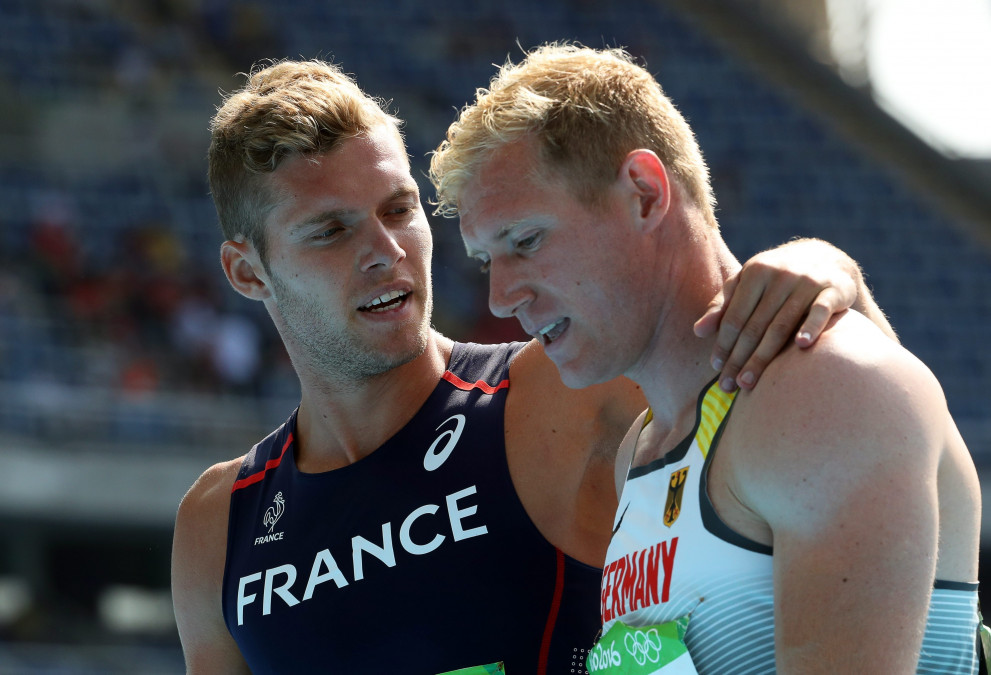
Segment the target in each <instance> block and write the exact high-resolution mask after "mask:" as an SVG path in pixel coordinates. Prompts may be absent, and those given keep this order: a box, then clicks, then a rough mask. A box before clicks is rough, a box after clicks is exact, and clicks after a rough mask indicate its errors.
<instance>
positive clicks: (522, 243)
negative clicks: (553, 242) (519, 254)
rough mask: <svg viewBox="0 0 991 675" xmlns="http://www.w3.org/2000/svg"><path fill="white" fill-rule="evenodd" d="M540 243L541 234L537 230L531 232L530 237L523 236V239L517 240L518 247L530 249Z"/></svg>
mask: <svg viewBox="0 0 991 675" xmlns="http://www.w3.org/2000/svg"><path fill="white" fill-rule="evenodd" d="M539 243H540V234H539V233H536V232H535V233H534V234H531V235H530V236H528V237H523V238H522V239H520V240H519V241H517V242H516V248H519V249H523V250H529V249H532V248H534V247H536V246H537V244H539Z"/></svg>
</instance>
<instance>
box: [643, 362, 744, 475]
mask: <svg viewBox="0 0 991 675" xmlns="http://www.w3.org/2000/svg"><path fill="white" fill-rule="evenodd" d="M737 391H739V389H737V390H734V391H733V392H731V393H728V394H727V393H726V392H725V391H723V390H722V389H720V388H719V382H718V381H717V382H715V383H713V384H712V386H710V387H709V391H707V392H706V393H705V397H704V398H703V399H702V406H701V410H700V411H699V415H700V417H701V419H700V420H699V428H698V431H696V432H695V440H696V441H698V444H699V449H700V450H701V451H702V456H703V457H708V456H709V446H710V445H712V438H713V436H715V435H716V430H717V429H719V425H720V424H722V421H723V418H724V417H726V413H728V412H729V407H730V406H731V405H732V404H733V399H734V398H736V392H737ZM652 419H654V411H653V410H651V409H650V408H647V416H646V417H645V418H644V420H643V424H642V425H641V426H640V431H643V430H644V428H646V426H647V425H648V424H650V421H651V420H652Z"/></svg>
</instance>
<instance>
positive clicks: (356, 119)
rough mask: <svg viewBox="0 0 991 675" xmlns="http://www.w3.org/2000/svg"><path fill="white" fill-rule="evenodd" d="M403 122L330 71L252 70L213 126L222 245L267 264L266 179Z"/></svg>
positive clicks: (277, 65) (312, 67)
mask: <svg viewBox="0 0 991 675" xmlns="http://www.w3.org/2000/svg"><path fill="white" fill-rule="evenodd" d="M380 124H386V125H389V126H390V127H391V128H393V129H395V130H396V132H397V134H398V133H399V132H398V129H399V126H400V121H399V120H398V119H397V118H395V117H393V116H392V115H390V114H388V113H387V112H386V110H385V104H384V103H383V102H382V101H380V100H379V99H375V98H372V97H370V96H368V95H367V94H365V92H363V91H362V90H361V89H360V88H359V87H358V85H357V84H356V83H355V81H354V79H352V78H351V77H350V76H348V75H346V74H345V73H344V72H342V71H341V69H340V68H339V67H337V66H336V65H334V64H332V63H327V62H324V61H319V60H312V61H288V60H286V61H277V62H273V63H270V64H269V65H267V66H264V67H259V66H256V67H255V68H253V69H252V72H251V73H250V74H249V75H248V81H247V84H245V86H244V87H243V88H242V89H240V90H238V91H236V92H234V93H233V94H230V95H229V96H227V97H226V98H225V99H224V101H223V103H222V104H221V106H220V108H219V109H218V110H217V114H216V115H214V117H213V119H212V120H211V121H210V132H211V141H210V150H209V153H208V164H209V169H208V177H209V180H210V191H211V193H212V195H213V201H214V204H215V205H216V207H217V215H218V217H219V220H220V227H221V229H222V230H223V233H224V237H225V238H227V239H235V238H236V237H238V236H239V235H240V236H243V237H245V238H246V239H247V240H248V241H250V242H251V243H252V244H254V245H255V247H256V248H257V249H258V251H259V253H260V254H261V257H262V260H263V261H264V260H265V237H264V231H263V223H264V219H265V216H266V214H267V212H268V210H270V209H271V208H272V207H273V206H274V204H275V199H276V197H277V196H276V195H272V194H270V191H269V190H268V189H267V181H265V180H264V177H265V175H266V174H268V173H271V172H273V171H275V170H276V169H277V168H278V167H279V165H280V163H281V162H282V161H283V160H284V159H286V158H287V157H290V156H292V155H297V154H302V155H308V154H321V153H324V152H327V151H329V150H331V149H332V148H334V146H335V145H336V144H337V143H339V142H340V141H341V140H343V139H346V138H353V137H355V136H359V135H361V134H363V133H365V132H367V131H369V130H370V129H371V128H373V127H375V126H377V125H380Z"/></svg>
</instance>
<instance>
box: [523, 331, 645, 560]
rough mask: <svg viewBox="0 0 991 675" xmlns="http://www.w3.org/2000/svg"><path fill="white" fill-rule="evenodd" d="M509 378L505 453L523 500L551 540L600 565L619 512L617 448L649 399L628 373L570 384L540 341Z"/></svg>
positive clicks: (525, 353) (530, 347)
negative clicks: (582, 384) (597, 381)
mask: <svg viewBox="0 0 991 675" xmlns="http://www.w3.org/2000/svg"><path fill="white" fill-rule="evenodd" d="M509 378H510V385H509V395H508V397H507V400H506V415H505V420H506V455H507V459H508V461H509V470H510V473H511V475H512V477H513V483H514V485H515V486H516V492H517V494H518V495H519V497H520V501H521V502H523V506H524V507H525V508H526V511H527V513H528V514H529V515H530V519H531V520H533V522H534V524H535V525H536V526H537V529H539V530H540V532H541V533H542V534H543V535H544V537H546V538H547V540H548V541H550V542H551V543H553V544H554V545H555V546H557V547H558V548H560V549H561V550H563V551H564V552H565V553H567V554H568V555H570V556H571V557H573V558H576V559H578V560H581V561H582V562H584V563H587V564H589V565H595V566H600V567H601V566H602V564H603V561H604V560H605V556H606V548H607V546H608V545H609V538H610V536H611V534H612V519H613V514H614V513H615V511H616V491H615V488H614V485H615V483H614V475H615V466H616V449H617V448H618V447H619V444H620V441H621V440H622V439H623V435H624V434H625V433H626V431H627V429H629V427H630V424H631V423H632V422H633V420H634V419H635V418H636V416H637V415H638V414H639V413H640V412H642V411H643V410H644V408H646V407H647V402H646V400H645V399H644V397H643V394H642V393H641V392H640V388H639V387H637V386H636V385H635V384H634V383H633V382H632V381H630V380H628V379H626V378H624V377H620V378H616V379H615V380H612V381H610V382H606V383H604V384H598V385H595V386H592V387H586V388H584V389H570V388H568V387H566V386H565V385H564V383H563V382H561V377H560V375H559V374H558V371H557V367H556V366H555V365H554V364H553V362H551V360H550V359H549V358H547V355H546V354H545V353H544V350H543V348H542V347H541V346H540V345H539V344H538V343H536V342H530V343H529V344H528V345H527V346H526V347H524V349H523V350H522V351H521V352H520V353H519V354H517V356H516V358H515V359H514V360H513V363H512V366H511V367H510V371H509Z"/></svg>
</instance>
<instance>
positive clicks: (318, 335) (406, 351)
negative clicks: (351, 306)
mask: <svg viewBox="0 0 991 675" xmlns="http://www.w3.org/2000/svg"><path fill="white" fill-rule="evenodd" d="M428 276H429V272H428ZM270 280H271V283H272V289H273V290H274V292H275V299H276V307H277V308H278V311H279V314H280V316H281V319H282V324H283V326H284V330H285V332H286V338H287V339H289V340H292V342H293V343H294V344H295V345H296V346H297V348H296V349H294V350H292V352H295V355H296V356H295V360H303V361H304V362H303V363H295V364H294V365H295V366H296V368H297V370H303V371H306V372H309V373H311V374H314V375H316V376H317V377H316V379H317V380H318V381H319V380H326V381H328V382H329V381H332V382H333V384H334V386H341V385H345V384H347V383H355V384H359V383H361V382H364V381H367V380H369V379H371V378H374V377H376V376H379V375H382V374H384V373H387V372H389V371H391V370H394V369H396V368H399V367H400V366H403V365H405V364H407V363H410V362H411V361H413V360H415V359H416V358H417V357H419V356H421V355H422V354H423V353H424V351H425V350H426V348H427V342H428V338H429V333H430V317H431V312H432V309H433V298H432V294H431V293H430V280H429V278H428V279H427V283H426V285H425V286H424V288H425V289H426V291H425V307H424V311H423V313H422V315H421V316H419V317H417V318H415V319H411V320H409V321H404V322H402V323H398V324H396V326H395V328H394V330H393V333H392V335H391V336H390V337H389V338H388V339H387V340H385V341H384V342H383V341H381V340H380V341H379V342H378V344H375V343H373V342H372V341H371V340H368V339H364V338H363V337H362V336H361V334H360V332H359V331H358V330H356V328H355V326H353V325H350V323H349V322H348V321H347V320H346V319H345V320H344V321H340V320H334V319H333V318H331V317H328V316H327V314H326V310H325V308H324V307H323V306H321V305H320V304H319V303H318V302H317V301H315V300H314V299H313V298H309V297H306V296H304V295H302V294H300V293H298V292H296V291H295V290H294V289H293V288H292V287H291V286H290V285H289V284H287V283H286V282H285V280H283V279H282V278H281V277H280V276H279V275H278V274H275V273H270Z"/></svg>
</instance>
